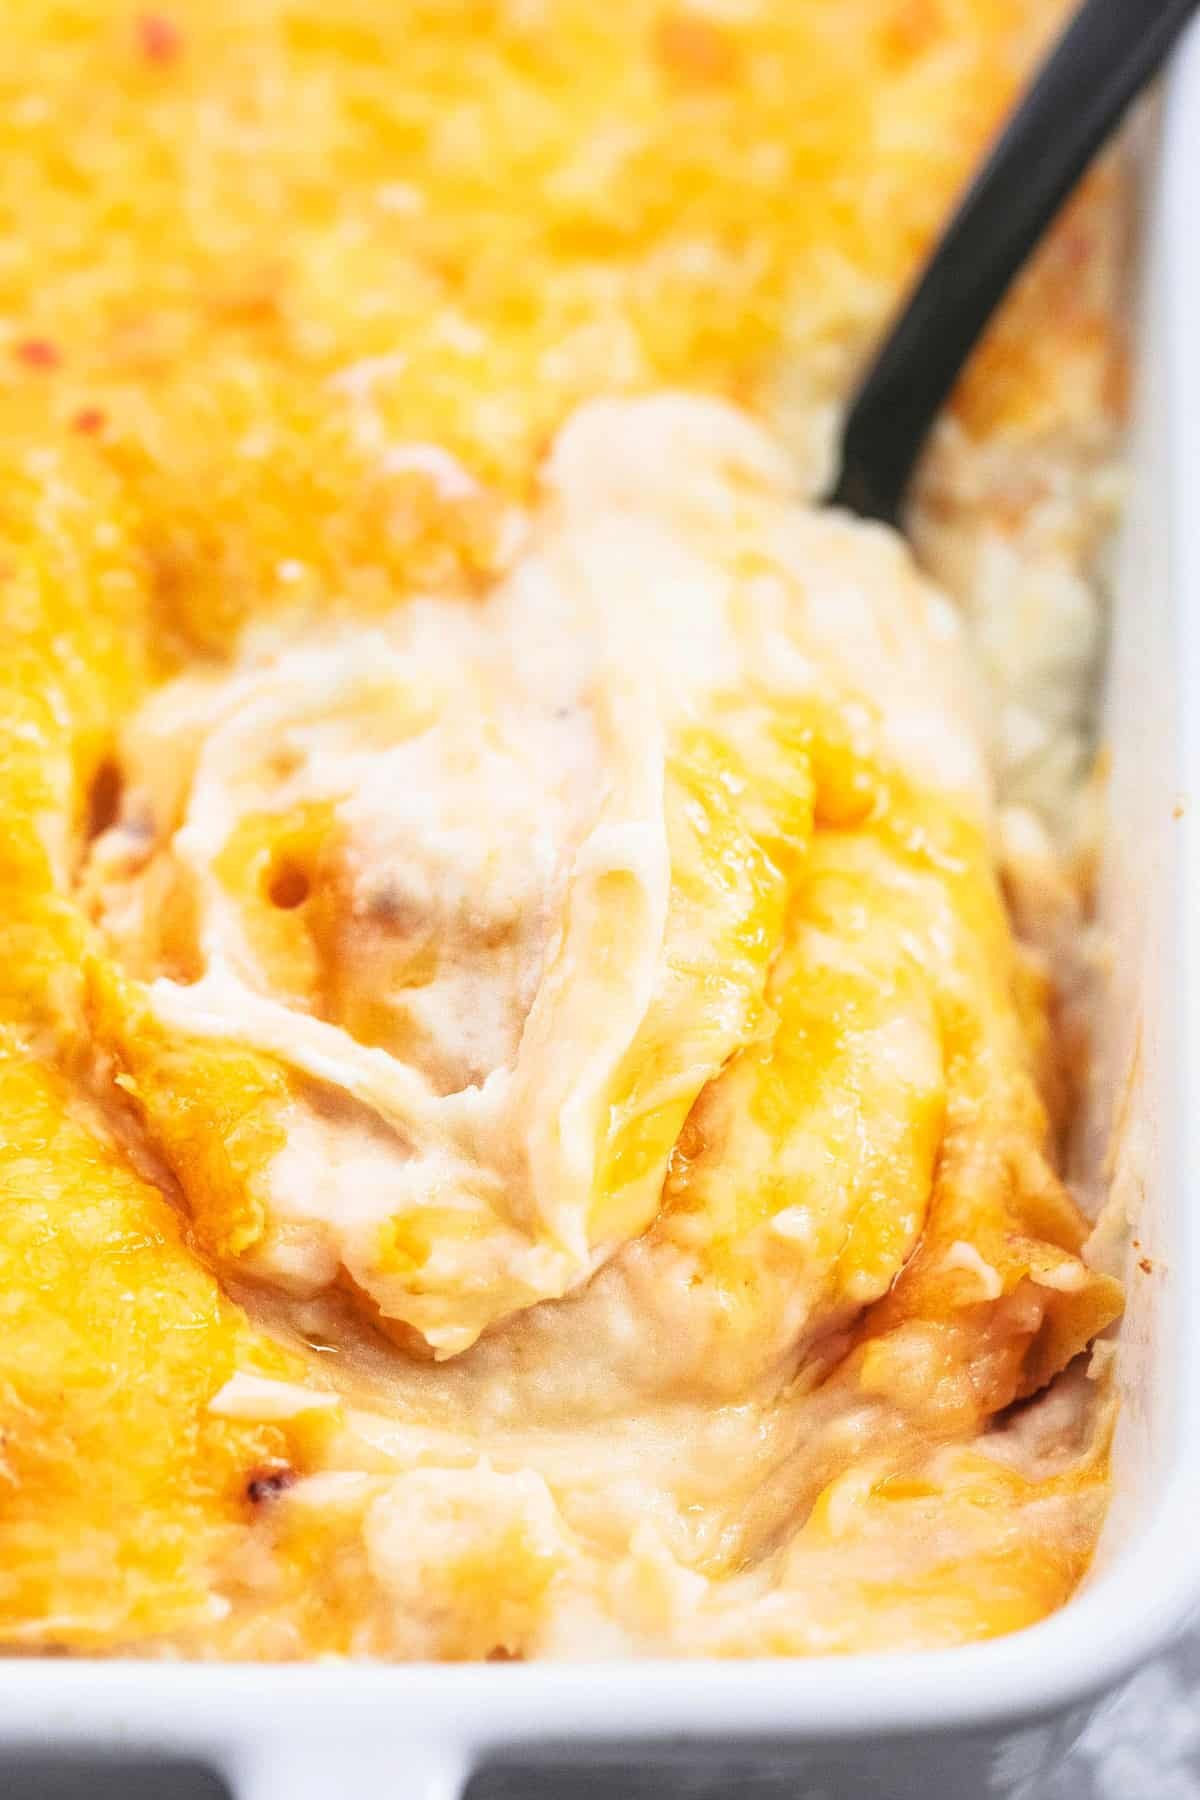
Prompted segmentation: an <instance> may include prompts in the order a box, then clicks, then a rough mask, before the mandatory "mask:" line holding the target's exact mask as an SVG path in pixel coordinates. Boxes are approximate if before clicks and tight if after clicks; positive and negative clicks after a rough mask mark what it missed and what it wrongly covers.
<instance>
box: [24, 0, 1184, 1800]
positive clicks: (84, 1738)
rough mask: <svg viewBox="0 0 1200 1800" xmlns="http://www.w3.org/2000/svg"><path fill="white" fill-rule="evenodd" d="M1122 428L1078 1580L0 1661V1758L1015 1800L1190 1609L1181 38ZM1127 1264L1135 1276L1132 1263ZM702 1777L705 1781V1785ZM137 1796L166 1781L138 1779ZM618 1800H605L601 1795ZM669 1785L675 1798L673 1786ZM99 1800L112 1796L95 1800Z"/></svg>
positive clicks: (293, 1780) (441, 1794) (251, 1788)
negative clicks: (545, 1627) (417, 1651)
mask: <svg viewBox="0 0 1200 1800" xmlns="http://www.w3.org/2000/svg"><path fill="white" fill-rule="evenodd" d="M1150 186H1151V190H1152V193H1151V201H1150V205H1149V209H1148V210H1149V214H1150V217H1149V228H1148V241H1147V246H1146V250H1147V255H1146V278H1145V282H1144V294H1143V302H1142V331H1141V342H1142V350H1143V354H1142V358H1141V362H1142V369H1141V377H1142V379H1141V399H1140V422H1139V428H1138V434H1137V442H1136V445H1135V451H1134V459H1133V466H1134V483H1133V492H1132V494H1131V497H1130V506H1129V514H1128V525H1127V530H1126V536H1125V542H1124V546H1123V552H1122V557H1121V562H1120V571H1119V577H1118V583H1117V587H1118V605H1117V616H1116V625H1115V631H1114V638H1113V645H1112V656H1111V675H1110V685H1109V695H1108V709H1109V710H1108V731H1107V735H1108V738H1109V741H1110V743H1111V747H1112V778H1111V809H1110V819H1109V827H1108V846H1109V850H1108V855H1107V859H1106V870H1105V874H1104V878H1103V882H1102V893H1103V912H1104V919H1105V924H1106V927H1107V930H1108V933H1109V936H1110V939H1111V943H1112V959H1113V961H1112V976H1111V981H1110V983H1109V984H1108V1000H1107V1002H1106V1010H1107V1018H1106V1020H1104V1021H1103V1022H1102V1027H1101V1034H1100V1035H1101V1041H1102V1043H1103V1046H1104V1055H1103V1057H1102V1059H1101V1064H1100V1068H1099V1071H1098V1074H1099V1080H1098V1089H1099V1094H1098V1100H1097V1109H1098V1117H1099V1118H1100V1119H1104V1118H1106V1117H1108V1116H1115V1117H1116V1119H1117V1121H1118V1123H1117V1128H1116V1132H1115V1137H1114V1156H1113V1163H1114V1178H1115V1180H1116V1182H1117V1185H1118V1187H1119V1189H1120V1191H1121V1192H1122V1194H1124V1195H1125V1196H1126V1197H1127V1198H1128V1201H1129V1204H1130V1207H1131V1210H1133V1209H1135V1208H1136V1215H1137V1225H1136V1229H1135V1236H1136V1238H1137V1240H1138V1243H1137V1249H1136V1251H1135V1252H1134V1257H1133V1263H1132V1266H1131V1270H1130V1304H1129V1312H1128V1316H1127V1319H1126V1321H1125V1325H1124V1328H1123V1334H1122V1345H1123V1349H1122V1355H1121V1358H1120V1360H1119V1363H1118V1368H1119V1370H1120V1379H1121V1382H1122V1387H1123V1393H1124V1405H1123V1411H1122V1423H1121V1427H1120V1432H1119V1438H1118V1445H1117V1452H1116V1484H1117V1494H1116V1499H1115V1502H1114V1506H1113V1510H1112V1517H1111V1520H1110V1524H1109V1527H1108V1530H1107V1533H1106V1537H1105V1540H1104V1543H1103V1545H1102V1550H1101V1555H1100V1558H1099V1560H1098V1566H1097V1569H1096V1571H1095V1573H1094V1575H1093V1577H1092V1579H1091V1580H1090V1582H1089V1583H1088V1584H1087V1586H1086V1587H1085V1589H1084V1591H1083V1592H1081V1593H1080V1595H1079V1596H1078V1597H1077V1598H1076V1600H1075V1601H1074V1602H1073V1603H1072V1604H1071V1605H1070V1606H1069V1607H1068V1608H1066V1609H1065V1610H1064V1611H1063V1612H1062V1613H1060V1614H1058V1615H1057V1616H1055V1617H1054V1618H1052V1619H1049V1620H1047V1621H1046V1622H1045V1623H1043V1624H1041V1625H1038V1626H1036V1627H1034V1628H1033V1629H1031V1630H1029V1631H1026V1632H1023V1633H1020V1634H1018V1635H1016V1636H1013V1637H1010V1638H1007V1639H1003V1640H999V1641H997V1642H995V1643H991V1644H987V1645H980V1646H976V1647H972V1648H968V1649H959V1650H954V1651H948V1652H936V1653H924V1654H921V1655H919V1656H905V1655H895V1656H890V1657H866V1656H863V1657H851V1658H845V1659H837V1660H828V1661H813V1662H805V1663H790V1662H757V1663H740V1664H713V1663H702V1664H694V1663H688V1664H665V1663H664V1664H645V1663H643V1664H606V1665H583V1664H578V1665H570V1666H554V1667H534V1666H509V1667H505V1666H471V1667H453V1668H429V1667H395V1668H393V1667H380V1666H352V1665H337V1664H328V1665H310V1666H304V1667H287V1668H271V1667H262V1666H249V1667H247V1666H241V1667H218V1666H214V1665H201V1666H189V1665H186V1664H180V1663H175V1664H170V1663H166V1664H164V1663H157V1664H154V1665H137V1664H132V1663H128V1662H125V1663H118V1662H114V1663H91V1662H87V1661H83V1660H77V1661H55V1660H44V1661H24V1660H21V1659H12V1660H9V1661H8V1662H6V1663H5V1664H4V1665H3V1668H2V1669H0V1757H3V1758H5V1759H7V1760H9V1761H10V1762H11V1761H15V1760H16V1759H18V1758H26V1757H44V1756H49V1755H54V1756H55V1757H64V1756H65V1757H78V1758H79V1759H81V1760H84V1761H86V1762H87V1763H88V1765H89V1767H90V1766H92V1765H93V1764H94V1763H95V1762H97V1761H103V1760H104V1759H112V1758H121V1757H124V1758H128V1757H130V1756H139V1757H148V1758H155V1759H175V1758H187V1759H190V1760H192V1761H197V1760H198V1761H199V1762H201V1763H202V1764H204V1765H205V1766H207V1767H209V1768H211V1769H213V1770H215V1771H217V1772H218V1773H219V1774H220V1775H222V1776H223V1777H224V1779H225V1780H226V1781H227V1782H228V1783H229V1784H230V1786H231V1788H232V1790H233V1792H234V1793H235V1794H236V1795H237V1796H239V1797H242V1796H244V1797H245V1800H259V1797H260V1796H261V1797H263V1800H265V1797H266V1796H268V1795H270V1796H272V1797H278V1800H292V1797H293V1796H294V1797H297V1800H303V1797H305V1796H314V1797H315V1796H317V1795H322V1794H326V1793H333V1792H337V1791H342V1790H344V1789H348V1788H350V1787H351V1786H352V1785H354V1784H357V1783H364V1782H368V1781H369V1782H371V1783H372V1784H373V1785H374V1786H375V1787H377V1788H378V1789H379V1790H380V1791H382V1792H385V1793H388V1794H392V1795H396V1796H404V1797H405V1800H408V1797H409V1796H411V1797H413V1800H452V1797H453V1796H454V1795H456V1794H457V1793H458V1792H460V1791H461V1790H462V1789H463V1788H464V1787H465V1785H466V1783H467V1781H468V1780H469V1778H470V1776H471V1774H472V1771H473V1770H476V1769H479V1768H482V1767H484V1766H485V1765H490V1764H492V1763H494V1762H495V1761H497V1760H498V1759H503V1760H508V1761H510V1762H511V1761H513V1760H517V1761H519V1762H523V1763H524V1762H529V1761H533V1760H541V1761H545V1760H550V1761H552V1762H554V1763H556V1764H561V1763H562V1762H563V1761H564V1760H568V1759H569V1760H572V1761H579V1760H581V1759H585V1758H594V1759H596V1760H597V1761H599V1762H601V1763H607V1764H608V1765H609V1767H610V1768H613V1767H614V1765H615V1770H616V1771H617V1772H619V1771H627V1770H628V1769H629V1768H630V1766H632V1765H635V1764H641V1763H643V1762H645V1763H647V1764H650V1763H656V1762H658V1761H660V1760H661V1759H681V1760H682V1761H683V1762H685V1763H686V1764H687V1765H688V1767H689V1771H693V1770H696V1769H699V1770H700V1771H701V1772H703V1771H704V1770H706V1769H707V1770H712V1769H713V1767H714V1764H715V1763H716V1761H718V1760H719V1759H720V1758H727V1759H728V1758H732V1757H736V1761H737V1768H738V1771H739V1778H740V1776H741V1775H742V1774H743V1773H744V1772H746V1771H749V1770H754V1771H756V1772H757V1771H760V1770H761V1771H762V1772H763V1773H764V1774H766V1773H767V1772H771V1771H773V1772H778V1773H781V1774H786V1778H787V1780H788V1783H789V1791H790V1792H792V1793H793V1794H799V1793H807V1794H808V1795H810V1796H811V1797H812V1800H816V1796H818V1795H820V1794H825V1795H829V1794H831V1793H837V1792H856V1793H867V1794H871V1793H878V1794H881V1795H887V1796H895V1797H896V1800H904V1796H907V1795H916V1794H917V1793H918V1792H919V1793H921V1794H924V1793H926V1792H927V1791H928V1788H929V1784H930V1781H931V1779H934V1778H936V1780H937V1783H938V1787H939V1791H940V1792H942V1793H944V1794H947V1795H953V1794H957V1793H962V1794H968V1793H970V1794H975V1793H980V1792H991V1793H993V1794H1008V1795H1010V1796H1021V1795H1023V1794H1024V1795H1028V1796H1032V1795H1033V1794H1035V1793H1036V1792H1037V1791H1038V1788H1037V1783H1038V1780H1039V1771H1044V1770H1045V1769H1046V1768H1047V1767H1048V1766H1049V1765H1050V1764H1051V1763H1052V1762H1053V1761H1054V1760H1055V1759H1056V1758H1057V1757H1058V1756H1059V1755H1060V1754H1061V1753H1062V1751H1063V1750H1064V1748H1065V1747H1066V1745H1067V1744H1068V1743H1069V1742H1070V1740H1071V1738H1072V1736H1073V1735H1074V1734H1075V1733H1076V1732H1077V1731H1078V1729H1079V1728H1080V1726H1081V1724H1082V1722H1083V1721H1084V1719H1085V1718H1086V1716H1087V1713H1088V1710H1089V1708H1090V1707H1091V1706H1092V1705H1093V1704H1094V1703H1095V1702H1096V1700H1097V1699H1098V1698H1099V1697H1100V1696H1102V1695H1103V1693H1104V1692H1105V1691H1106V1690H1108V1689H1110V1688H1111V1687H1112V1686H1113V1685H1114V1684H1115V1683H1117V1682H1118V1681H1119V1680H1120V1679H1121V1677H1122V1676H1123V1675H1124V1673H1125V1672H1126V1671H1128V1670H1129V1669H1130V1668H1132V1667H1133V1666H1134V1665H1135V1664H1136V1663H1137V1662H1139V1661H1140V1660H1142V1659H1143V1658H1144V1657H1146V1656H1147V1655H1149V1654H1151V1653H1152V1652H1153V1651H1154V1650H1155V1649H1156V1648H1157V1647H1159V1646H1160V1645H1161V1644H1162V1643H1163V1642H1164V1641H1165V1640H1166V1638H1167V1637H1168V1636H1169V1635H1170V1633H1171V1632H1172V1630H1173V1629H1174V1628H1175V1627H1176V1625H1177V1624H1178V1623H1179V1621H1180V1620H1181V1619H1182V1617H1183V1616H1184V1614H1185V1612H1186V1611H1187V1609H1188V1608H1189V1606H1190V1605H1191V1604H1192V1603H1193V1602H1194V1601H1195V1600H1196V1599H1197V1598H1200V1534H1197V1533H1196V1531H1195V1527H1194V1522H1193V1512H1194V1502H1195V1498H1196V1496H1197V1494H1200V1322H1197V1320H1196V1318H1195V1315H1194V1312H1193V1311H1192V1310H1191V1309H1189V1308H1188V1306H1187V1304H1186V1299H1187V1296H1188V1294H1189V1293H1190V1292H1191V1291H1192V1289H1193V1288H1194V1287H1200V1234H1197V1231H1196V1227H1195V1223H1194V1220H1193V1219H1192V1218H1190V1217H1189V1213H1190V1212H1191V1210H1192V1201H1191V1194H1190V1172H1191V1170H1192V1169H1193V1167H1195V1166H1196V1165H1197V1163H1200V1141H1198V1140H1197V1135H1196V1127H1195V1125H1194V1124H1193V1121H1192V1118H1191V1116H1190V1112H1189V1106H1188V1104H1187V1096H1188V1092H1189V1089H1190V1087H1191V1085H1192V1081H1193V1070H1194V1068H1195V1066H1196V1065H1197V1063H1198V1062H1200V968H1198V965H1197V955H1196V945H1195V942H1194V933H1193V930H1192V923H1191V921H1192V916H1193V910H1194V909H1193V906H1192V904H1191V902H1192V898H1193V896H1195V895H1197V891H1198V888H1200V844H1198V843H1197V838H1196V830H1197V826H1196V820H1195V818H1194V817H1193V816H1192V811H1191V805H1190V800H1191V790H1192V789H1193V788H1194V787H1195V777H1194V774H1193V771H1195V770H1197V769H1200V724H1198V723H1197V722H1196V721H1194V720H1193V719H1191V718H1190V717H1189V716H1188V712H1187V709H1186V707H1184V706H1177V705H1176V704H1175V695H1176V693H1177V692H1180V691H1182V692H1186V686H1185V687H1183V688H1181V687H1180V684H1181V683H1182V684H1186V683H1187V682H1188V679H1189V676H1190V673H1191V670H1192V667H1193V665H1195V664H1197V662H1198V661H1200V638H1198V637H1197V631H1196V627H1195V626H1194V625H1193V623H1192V617H1193V611H1194V606H1193V591H1194V590H1200V534H1198V533H1197V532H1196V531H1195V530H1194V529H1193V526H1192V514H1193V511H1194V502H1193V501H1192V495H1193V493H1194V492H1197V491H1200V422H1198V420H1197V414H1196V407H1195V405H1194V403H1193V404H1191V405H1189V399H1190V397H1192V396H1194V395H1197V394H1200V346H1198V345H1197V343H1196V342H1195V338H1194V333H1193V326H1192V321H1193V320H1194V318H1195V317H1196V315H1197V302H1198V301H1200V250H1198V249H1197V246H1196V244H1195V240H1194V234H1193V233H1192V230H1191V226H1192V216H1191V215H1192V212H1193V211H1194V208H1195V206H1196V204H1197V200H1198V199H1200V192H1198V190H1200V35H1198V34H1197V33H1196V32H1193V33H1192V35H1191V38H1190V40H1189V43H1188V44H1187V45H1186V46H1185V48H1184V50H1183V52H1182V54H1181V56H1180V58H1179V61H1178V63H1177V65H1176V68H1175V71H1174V74H1173V76H1172V79H1171V83H1170V88H1169V93H1168V97H1167V104H1166V109H1165V118H1164V123H1163V131H1162V143H1161V151H1160V155H1159V157H1158V159H1157V164H1156V173H1155V174H1154V176H1153V178H1152V180H1151V183H1150ZM1143 1265H1144V1266H1143ZM729 1783H730V1777H729V1775H728V1772H727V1773H726V1776H725V1778H724V1782H723V1785H724V1786H726V1787H727V1786H728V1785H729ZM164 1785H165V1781H164ZM617 1785H619V1782H618V1783H617ZM691 1785H692V1782H691V1780H690V1779H689V1788H690V1787H691ZM117 1791H119V1785H118V1789H117Z"/></svg>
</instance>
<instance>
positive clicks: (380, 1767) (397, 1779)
mask: <svg viewBox="0 0 1200 1800" xmlns="http://www.w3.org/2000/svg"><path fill="white" fill-rule="evenodd" d="M222 1773H223V1775H224V1778H225V1781H226V1783H227V1785H228V1787H229V1791H230V1794H231V1796H232V1800H357V1797H360V1796H361V1797H362V1800H369V1797H371V1796H384V1795H386V1796H387V1800H460V1796H461V1795H462V1792H463V1790H464V1788H465V1787H466V1785H467V1782H468V1780H469V1778H470V1775H471V1760H470V1758H469V1757H468V1756H467V1755H466V1753H465V1752H464V1751H462V1750H448V1749H441V1748H438V1747H436V1746H433V1745H421V1744H411V1743H405V1742H404V1741H403V1740H399V1741H397V1740H396V1739H387V1738H382V1739H378V1740H375V1741H370V1742H363V1741H362V1740H361V1739H358V1740H356V1739H354V1738H350V1737H344V1736H338V1735H334V1734H332V1733H331V1734H328V1735H324V1734H323V1735H322V1736H321V1737H320V1738H319V1739H316V1740H310V1739H305V1740H303V1741H295V1742H289V1743H280V1742H279V1741H278V1740H277V1739H276V1740H272V1739H270V1738H264V1740H263V1741H262V1742H260V1743H258V1744H250V1745H246V1746H245V1747H244V1748H241V1749H239V1750H238V1751H237V1752H236V1754H235V1755H234V1756H232V1757H231V1758H230V1759H229V1761H228V1762H227V1763H226V1765H225V1768H224V1769H223V1771H222Z"/></svg>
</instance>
